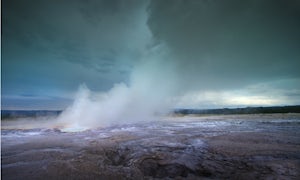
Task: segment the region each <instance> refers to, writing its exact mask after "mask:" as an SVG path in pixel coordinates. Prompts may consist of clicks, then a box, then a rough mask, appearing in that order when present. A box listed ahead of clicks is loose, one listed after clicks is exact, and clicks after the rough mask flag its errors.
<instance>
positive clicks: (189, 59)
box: [1, 0, 300, 107]
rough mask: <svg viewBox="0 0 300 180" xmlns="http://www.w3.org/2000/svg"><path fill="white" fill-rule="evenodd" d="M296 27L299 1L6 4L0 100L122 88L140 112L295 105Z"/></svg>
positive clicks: (299, 43) (36, 0) (299, 26)
mask: <svg viewBox="0 0 300 180" xmlns="http://www.w3.org/2000/svg"><path fill="white" fill-rule="evenodd" d="M299 19H300V2H299V1H297V0H285V1H284V0H277V1H271V0H244V1H239V0H224V1H214V0H209V1H206V0H149V1H141V0H72V1H69V0H43V1H41V0H4V1H2V47H1V50H2V64H1V65H2V95H4V96H5V97H6V100H5V101H6V102H8V101H9V97H14V98H13V99H12V100H13V102H17V98H21V99H22V98H25V99H26V98H27V99H28V98H29V97H25V96H23V95H24V94H32V95H33V97H34V96H37V97H43V96H45V97H46V96H51V97H52V96H57V98H61V99H64V98H70V97H71V95H70V94H72V93H74V91H75V90H76V89H77V87H78V86H79V84H83V83H85V84H86V85H87V87H88V88H90V89H91V90H93V91H107V90H109V89H111V88H112V87H115V86H114V84H116V83H121V82H124V84H122V83H121V85H116V87H117V88H115V89H119V88H120V89H122V88H123V89H126V91H128V92H127V93H128V94H131V95H132V96H133V95H137V94H138V96H137V97H131V96H130V97H126V98H125V99H130V98H132V99H138V103H137V104H143V106H144V102H148V101H149V102H150V101H151V102H153V103H152V105H153V106H158V105H159V103H160V102H161V99H163V98H173V97H176V96H181V95H183V97H188V98H187V99H188V100H190V99H192V100H197V102H195V104H197V103H199V102H201V101H202V102H204V103H207V104H209V103H208V102H212V101H213V102H214V103H215V104H218V103H220V104H222V103H223V104H226V103H224V102H225V100H224V102H220V101H221V100H222V98H219V96H218V95H219V94H222V93H223V94H225V95H224V97H223V99H226V98H227V99H226V100H228V99H230V98H231V97H232V96H234V95H235V92H238V93H239V95H240V97H239V98H240V99H239V98H237V99H238V100H242V101H245V97H244V95H247V97H255V98H256V99H257V100H258V101H257V102H275V101H273V99H274V97H276V96H281V99H287V100H285V102H287V103H289V102H293V103H297V102H299V96H298V95H299V88H300V87H299V84H300V71H299V70H298V69H299V67H300V60H299V59H300V51H299V48H300V33H299V32H300V20H299ZM118 87H119V88H118ZM113 90H114V88H113V89H112V91H113ZM231 90H232V91H231ZM268 90H269V91H270V93H268ZM149 91H151V93H149ZM225 91H226V92H225ZM228 91H230V92H228ZM189 92H192V93H191V94H189ZM127 93H125V94H127ZM199 93H200V94H199ZM201 93H202V94H201ZM112 94H114V93H112ZM268 94H272V95H271V96H272V97H271V96H270V97H267V96H268ZM4 96H3V97H4ZM292 96H293V97H296V98H294V99H297V100H296V101H290V100H291V98H290V97H292ZM117 97H118V96H117ZM149 97H150V98H149ZM195 97H198V98H195ZM259 97H263V98H261V99H260V98H259ZM144 98H145V99H144ZM272 98H273V99H272ZM27 99H26V100H27ZM33 99H34V98H33ZM41 99H42V98H41ZM54 99H55V98H54ZM218 99H219V100H218ZM246 99H247V98H246ZM248 99H251V98H248ZM238 100H237V102H238ZM183 101H185V100H183ZM23 102H25V101H23ZM51 102H52V101H51ZM53 102H54V101H53ZM116 102H117V101H116ZM133 102H135V101H133ZM228 102H230V103H231V102H232V101H228ZM239 102H241V101H239ZM251 103H252V104H253V103H254V102H251ZM150 104H151V103H150ZM145 106H146V105H145ZM208 106H209V105H208ZM208 106H207V107H208Z"/></svg>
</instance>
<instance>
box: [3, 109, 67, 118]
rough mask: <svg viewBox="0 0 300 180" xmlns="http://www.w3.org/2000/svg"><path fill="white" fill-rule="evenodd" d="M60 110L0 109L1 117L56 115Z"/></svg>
mask: <svg viewBox="0 0 300 180" xmlns="http://www.w3.org/2000/svg"><path fill="white" fill-rule="evenodd" d="M61 112H62V111H59V110H57V111H53V110H52V111H51V110H1V119H13V118H25V117H31V118H35V117H42V116H58V115H59V114H60V113H61Z"/></svg>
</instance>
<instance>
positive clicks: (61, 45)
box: [2, 0, 150, 94]
mask: <svg viewBox="0 0 300 180" xmlns="http://www.w3.org/2000/svg"><path fill="white" fill-rule="evenodd" d="M145 7H146V2H145V1H136V0H129V1H120V0H112V1H106V0H100V1H84V0H74V1H68V0H62V1H61V0H54V1H52V0H51V1H40V0H29V1H28V0H5V1H2V24H3V25H2V44H3V45H2V74H3V76H2V83H3V91H2V92H3V93H4V94H6V93H10V94H13V93H23V91H25V93H33V91H43V90H44V92H45V93H46V94H47V93H48V89H56V90H59V89H60V90H62V91H74V90H75V89H76V88H77V87H78V85H79V84H81V83H86V84H87V85H88V86H89V87H90V88H92V89H94V90H107V89H109V88H111V87H112V85H113V84H114V83H116V82H122V81H127V79H128V76H129V73H128V72H129V71H130V70H131V68H132V64H133V63H134V62H135V61H138V59H139V57H140V56H141V54H142V53H143V51H144V49H143V48H144V46H145V43H146V42H148V40H147V39H148V38H149V36H150V33H149V32H148V31H145V30H144V29H145V28H147V26H146V18H147V17H146V16H147V14H146V11H145ZM80 66H81V67H80ZM120 71H121V72H123V73H122V74H120V73H119V72H120ZM39 89H43V90H39ZM50 91H51V90H50Z"/></svg>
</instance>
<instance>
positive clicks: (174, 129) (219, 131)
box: [1, 114, 300, 179]
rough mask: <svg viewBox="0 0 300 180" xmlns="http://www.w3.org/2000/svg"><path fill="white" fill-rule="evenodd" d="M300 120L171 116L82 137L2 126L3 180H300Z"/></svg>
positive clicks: (294, 117)
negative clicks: (8, 128)
mask: <svg viewBox="0 0 300 180" xmlns="http://www.w3.org/2000/svg"><path fill="white" fill-rule="evenodd" d="M299 128H300V115H299V114H279V115H236V116H234V115H231V116H209V117H173V118H168V119H165V120H164V121H160V122H151V123H140V124H130V125H122V126H113V127H109V128H103V129H94V130H89V131H84V132H77V133H64V132H61V131H59V130H55V129H27V130H24V129H23V130H13V129H10V130H7V129H2V155H1V160H2V162H1V169H2V178H3V179H297V177H299V176H300V173H299V171H300V131H299Z"/></svg>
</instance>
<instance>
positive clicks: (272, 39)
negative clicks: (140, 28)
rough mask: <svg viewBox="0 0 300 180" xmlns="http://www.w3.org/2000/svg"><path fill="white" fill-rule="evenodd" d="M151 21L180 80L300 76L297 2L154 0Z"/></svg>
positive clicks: (229, 82) (216, 83)
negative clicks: (165, 46) (168, 49)
mask: <svg viewBox="0 0 300 180" xmlns="http://www.w3.org/2000/svg"><path fill="white" fill-rule="evenodd" d="M148 11H149V14H150V15H149V20H148V25H149V28H150V29H151V32H152V34H153V36H154V37H155V38H156V40H157V41H159V42H163V43H165V44H166V45H167V46H168V47H169V48H170V49H171V51H172V56H173V60H174V62H175V63H177V64H178V67H179V68H178V69H177V71H178V73H180V74H181V76H180V77H179V78H181V79H182V80H181V82H188V83H186V86H190V82H191V81H192V82H195V84H198V85H200V87H202V88H203V87H205V88H221V89H222V88H236V87H240V86H241V85H247V84H249V83H257V82H263V81H270V80H274V79H278V78H299V76H300V71H299V67H300V51H299V48H300V33H299V32H300V2H299V1H297V0H288V1H286V0H279V1H271V0H270V1H269V0H249V1H239V0H226V1H194V0H187V1H186V0H176V1H174V0H166V1H160V0H153V1H151V3H150V6H149V8H148Z"/></svg>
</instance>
